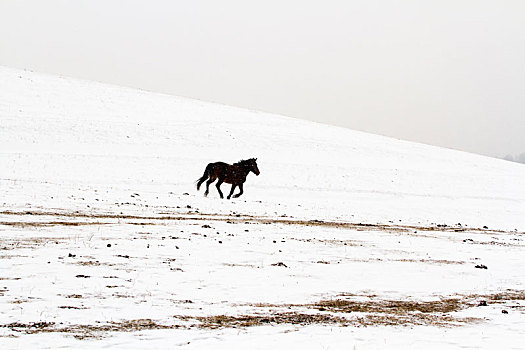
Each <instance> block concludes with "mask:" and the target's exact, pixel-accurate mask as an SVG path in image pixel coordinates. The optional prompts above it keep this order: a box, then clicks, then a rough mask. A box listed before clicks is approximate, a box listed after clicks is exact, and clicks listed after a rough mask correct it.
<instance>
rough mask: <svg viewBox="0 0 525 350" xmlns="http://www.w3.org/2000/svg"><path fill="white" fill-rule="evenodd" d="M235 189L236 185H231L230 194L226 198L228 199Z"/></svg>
mask: <svg viewBox="0 0 525 350" xmlns="http://www.w3.org/2000/svg"><path fill="white" fill-rule="evenodd" d="M235 187H237V185H236V184H232V189H231V190H230V194H229V195H228V197H226V198H228V199H230V198H231V197H232V194H233V191H234V190H235Z"/></svg>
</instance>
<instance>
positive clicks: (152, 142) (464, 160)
mask: <svg viewBox="0 0 525 350" xmlns="http://www.w3.org/2000/svg"><path fill="white" fill-rule="evenodd" d="M0 96H1V99H0V123H1V124H0V147H1V150H2V151H1V154H0V178H1V179H2V180H1V181H13V180H16V181H18V182H20V183H22V182H23V183H31V184H38V183H42V182H51V183H61V184H65V185H76V184H92V183H98V184H104V185H108V186H126V187H128V188H129V189H131V190H133V189H136V188H138V187H139V186H148V187H150V188H152V190H153V189H158V188H163V189H164V188H165V189H169V190H170V191H172V192H175V193H179V192H188V193H191V194H195V189H194V186H193V182H194V180H195V179H196V178H197V177H199V176H200V175H201V173H202V172H203V170H204V167H205V165H206V164H207V163H208V162H212V161H217V160H222V161H226V162H235V161H237V160H239V159H242V158H250V157H258V163H259V168H260V169H261V171H262V176H260V177H258V178H256V177H254V176H253V175H252V176H250V177H249V179H248V183H247V184H246V195H245V197H244V198H242V199H243V200H247V201H249V202H254V201H256V200H264V202H266V203H267V204H268V205H269V206H270V207H273V206H274V205H276V204H277V203H280V204H281V206H287V207H289V209H287V210H289V211H290V213H288V214H291V213H293V214H294V215H297V216H302V217H305V218H311V217H317V216H321V217H324V218H327V215H328V216H329V217H330V218H341V219H349V218H353V220H354V221H355V220H361V221H366V222H385V221H388V220H395V221H398V220H402V221H403V222H406V223H419V222H422V223H430V222H434V223H440V224H456V223H458V222H461V223H463V224H464V223H466V224H468V225H471V226H479V227H482V226H485V225H486V226H488V227H491V228H506V229H514V228H517V229H519V230H524V229H525V220H523V216H524V215H523V214H524V213H525V167H524V166H523V165H521V164H513V163H509V162H504V161H502V160H497V159H492V158H488V157H483V156H479V155H474V154H468V153H463V152H458V151H453V150H449V149H443V148H438V147H432V146H427V145H422V144H417V143H412V142H405V141H401V140H395V139H391V138H386V137H382V136H377V135H371V134H367V133H362V132H356V131H351V130H347V129H343V128H338V127H332V126H328V125H322V124H317V123H313V122H307V121H301V120H297V119H292V118H286V117H281V116H277V115H270V114H265V113H260V112H256V111H249V110H243V109H238V108H233V107H228V106H223V105H218V104H211V103H205V102H201V101H196V100H190V99H185V98H179V97H173V96H167V95H161V94H154V93H149V92H143V91H137V90H133V89H128V88H122V87H116V86H109V85H103V84H99V83H95V82H87V81H79V80H75V79H69V78H59V77H55V76H48V75H41V74H35V73H30V72H27V71H21V70H15V69H9V68H5V67H2V68H0ZM4 188H5V187H4ZM39 194H40V191H35V192H34V193H33V194H32V196H33V201H34V203H33V204H37V203H38V204H42V205H45V203H44V202H45V201H47V198H41V197H42V196H40V195H39ZM44 197H45V196H44ZM4 198H6V199H4V201H6V203H7V204H8V205H23V204H25V202H26V200H25V199H24V200H22V201H21V202H20V201H18V198H17V197H12V196H10V195H9V194H7V196H4ZM35 201H36V202H35ZM206 203H209V205H210V207H209V209H210V210H216V208H215V207H216V206H217V201H208V202H206ZM94 204H95V203H94ZM222 205H224V204H221V205H220V206H222ZM298 205H301V207H298ZM266 209H267V210H273V209H268V208H266ZM249 210H253V208H249ZM352 215H353V216H352Z"/></svg>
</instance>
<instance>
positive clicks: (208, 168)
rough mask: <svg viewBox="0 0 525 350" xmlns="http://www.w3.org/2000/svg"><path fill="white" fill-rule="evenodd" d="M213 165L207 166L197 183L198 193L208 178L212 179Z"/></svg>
mask: <svg viewBox="0 0 525 350" xmlns="http://www.w3.org/2000/svg"><path fill="white" fill-rule="evenodd" d="M212 167H213V165H212V163H210V164H208V165H207V166H206V170H204V175H202V176H201V177H200V178H199V179H198V180H197V181H196V182H197V191H198V190H199V189H200V188H201V185H202V183H203V182H204V181H206V179H207V178H209V177H210V174H211V170H212Z"/></svg>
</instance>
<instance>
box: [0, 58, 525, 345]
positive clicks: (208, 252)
mask: <svg viewBox="0 0 525 350" xmlns="http://www.w3.org/2000/svg"><path fill="white" fill-rule="evenodd" d="M251 157H257V158H258V164H259V169H260V170H261V175H260V176H258V177H256V176H254V175H253V174H250V175H249V176H248V179H247V182H246V184H245V194H244V195H243V196H242V197H240V198H238V199H234V200H231V201H228V200H226V199H224V200H221V199H219V198H218V195H217V192H216V190H215V188H212V189H211V193H210V196H209V197H208V198H205V197H203V194H202V191H201V192H197V190H196V188H195V180H196V179H197V178H198V177H200V176H201V175H202V173H203V171H204V168H205V166H206V164H208V163H209V162H214V161H225V162H228V163H233V162H236V161H238V160H240V159H245V158H251ZM228 189H229V185H226V184H224V185H223V192H225V193H227V191H228ZM0 205H1V206H2V207H1V212H0V262H1V264H0V310H1V311H2V312H1V313H0V343H2V344H4V345H5V346H7V347H13V348H16V347H25V346H38V347H49V348H54V347H56V346H65V347H75V348H79V347H85V348H92V347H93V346H95V347H99V346H112V347H122V348H129V347H134V348H143V347H144V344H145V343H144V341H149V342H150V343H149V344H152V345H153V346H154V347H155V346H158V347H172V346H173V345H175V344H177V345H181V346H182V345H184V346H187V347H190V348H191V347H195V348H202V347H210V348H215V347H216V346H217V342H219V345H220V346H223V347H228V348H232V347H237V348H246V347H254V346H255V347H259V348H268V347H270V346H279V345H280V346H281V347H288V348H289V347H291V346H292V344H293V345H294V346H302V347H303V348H318V347H330V346H331V347H334V346H335V347H341V346H345V347H348V346H350V348H352V346H355V347H356V348H361V346H364V347H365V348H384V347H387V348H407V347H415V348H423V347H424V348H432V347H435V348H439V349H441V348H443V347H447V345H448V346H449V347H456V346H459V345H465V342H467V343H468V344H470V345H471V346H474V347H484V346H488V347H489V348H490V347H491V346H493V345H494V346H495V345H497V344H499V343H498V342H497V339H496V338H495V337H496V336H497V335H501V334H505V335H506V336H505V337H506V339H507V341H508V344H507V345H508V347H509V348H510V347H512V346H514V345H515V346H516V348H519V346H521V345H520V344H522V343H523V340H524V337H525V333H524V332H523V329H525V327H522V325H523V323H524V318H523V305H522V301H523V299H525V295H524V294H523V292H522V291H523V288H524V286H525V277H524V276H523V274H522V273H521V271H522V264H523V258H522V255H523V254H522V252H523V234H522V231H524V230H525V219H524V217H525V166H524V165H522V164H516V163H511V162H506V161H503V160H498V159H493V158H488V157H483V156H479V155H474V154H468V153H464V152H459V151H454V150H449V149H443V148H438V147H432V146H428V145H422V144H417V143H412V142H406V141H401V140H396V139H392V138H387V137H382V136H377V135H372V134H367V133H363V132H357V131H352V130H347V129H343V128H338V127H333V126H328V125H323V124H318V123H313V122H307V121H301V120H297V119H293V118H288V117H282V116H277V115H271V114H267V113H261V112H257V111H249V110H245V109H239V108H234V107H228V106H223V105H218V104H212V103H206V102H201V101H196V100H191V99H186V98H180V97H174V96H168V95H162V94H155V93H150V92H144V91H139V90H134V89H129V88H123V87H117V86H110V85H104V84H100V83H96V82H89V81H80V80H75V79H71V78H63V77H56V76H50V75H43V74H36V73H32V72H28V71H22V70H17V69H11V68H5V67H0ZM475 265H478V268H475V267H474V266H475ZM481 265H488V266H489V269H488V270H485V269H483V267H482V266H481ZM447 298H448V299H447ZM330 300H336V301H337V302H336V303H335V304H330V302H329V301H330ZM393 300H394V301H395V303H397V304H396V305H398V306H399V305H401V306H400V309H399V310H398V309H395V310H397V311H395V312H393V311H392V307H391V306H388V305H390V304H389V303H390V302H392V301H393ZM407 300H409V301H410V300H412V301H413V302H414V304H406V303H405V304H404V303H403V302H406V301H407ZM439 300H441V301H440V302H439V303H438V302H437V301H439ZM482 302H486V303H488V306H487V308H485V309H483V308H481V307H478V305H482ZM417 303H420V304H417ZM421 303H423V304H421ZM425 303H426V304H425ZM436 303H437V304H436ZM440 303H441V304H440ZM416 304H417V305H416ZM502 308H504V309H505V311H506V310H512V312H510V314H502V313H501V311H502ZM509 308H510V309H509ZM421 310H423V311H421ZM429 310H430V311H429ZM247 314H249V315H250V316H249V317H248V318H247V316H246V315H247ZM243 317H244V318H243ZM483 320H484V321H483ZM255 324H256V325H258V327H251V326H252V325H255ZM265 324H269V325H266V326H265ZM306 325H310V326H306ZM407 325H408V326H417V327H415V328H414V329H413V330H411V329H410V328H406V326H407ZM362 326H371V328H366V329H364V328H360V327H362ZM442 326H445V327H453V328H452V329H449V328H441V327H442ZM119 332H123V333H119ZM128 332H129V333H128ZM445 333H446V334H448V336H449V337H450V338H446V337H444V334H445ZM68 334H72V335H74V336H75V337H76V338H77V339H81V340H84V341H86V339H88V340H87V343H86V342H82V341H78V340H74V339H75V338H68ZM108 334H111V336H107V335H108ZM480 334H481V335H482V336H481V337H480ZM98 337H101V339H99V340H96V339H98ZM51 342H52V343H51ZM42 344H44V345H42ZM468 344H467V345H468Z"/></svg>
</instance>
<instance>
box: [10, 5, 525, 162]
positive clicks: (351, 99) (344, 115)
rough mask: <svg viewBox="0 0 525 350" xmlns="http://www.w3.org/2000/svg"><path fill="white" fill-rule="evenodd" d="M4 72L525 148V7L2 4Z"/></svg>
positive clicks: (407, 135)
mask: <svg viewBox="0 0 525 350" xmlns="http://www.w3.org/2000/svg"><path fill="white" fill-rule="evenodd" d="M0 64H2V65H6V66H11V67H19V68H27V69H32V70H36V71H42V72H49V73H58V74H62V75H67V76H74V77H80V78H86V79H91V80H98V81H103V82H109V83H114V84H118V85H125V86H132V87H138V88H142V89H146V90H151V91H159V92H165V93H169V94H174V95H183V96H188V97H194V98H199V99H202V100H208V101H215V102H220V103H225V104H229V105H234V106H241V107H247V108H252V109H258V110H263V111H268V112H274V113H279V114H284V115H289V116H293V117H297V118H304V119H310V120H316V121H320V122H324V123H329V124H336V125H342V126H346V127H349V128H352V129H357V130H364V131H369V132H373V133H378V134H383V135H388V136H393V137H397V138H401V139H407V140H413V141H418V142H424V143H428V144H434V145H438V146H444V147H450V148H456V149H461V150H465V151H469V152H477V153H482V154H486V155H491V156H498V157H501V156H504V155H506V154H508V153H510V154H518V153H522V152H525V1H523V0H518V1H496V0H493V1H483V0H473V1H462V0H453V1H447V0H441V1H438V0H436V1H421V0H414V1H408V0H407V1H389V0H377V1H373V0H363V1H350V0H340V1H326V0H325V1H306V0H302V1H299V0H288V1H285V0H280V1H275V0H264V1H246V0H244V1H232V0H221V1H217V0H208V1H201V0H191V1H190V0H185V1H175V0H172V1H168V0H166V1H160V0H157V1H152V0H149V1H146V0H144V1H137V0H121V1H117V0H75V1H73V0H61V1H58V0H47V1H42V0H32V1H26V0H12V1H10V0H0ZM0 98H1V96H0Z"/></svg>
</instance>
